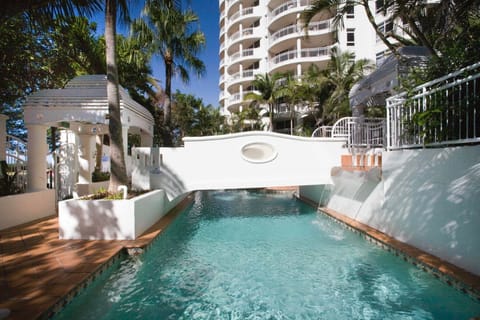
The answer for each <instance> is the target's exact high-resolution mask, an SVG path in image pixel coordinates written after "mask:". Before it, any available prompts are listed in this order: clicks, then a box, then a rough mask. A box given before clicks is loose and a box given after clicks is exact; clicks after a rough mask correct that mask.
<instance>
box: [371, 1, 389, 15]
mask: <svg viewBox="0 0 480 320" xmlns="http://www.w3.org/2000/svg"><path fill="white" fill-rule="evenodd" d="M391 5H392V3H391V2H390V1H389V2H387V1H386V0H376V1H375V13H382V12H385V11H387V9H388V8H389V7H390V6H391Z"/></svg>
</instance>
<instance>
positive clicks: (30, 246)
mask: <svg viewBox="0 0 480 320" xmlns="http://www.w3.org/2000/svg"><path fill="white" fill-rule="evenodd" d="M190 201H191V197H187V199H185V200H184V201H183V202H182V203H181V204H180V205H178V206H177V207H176V208H175V209H174V210H173V211H171V212H170V213H169V214H168V215H166V216H165V217H163V218H162V219H161V220H160V221H159V222H157V223H156V224H155V225H154V226H152V227H151V228H150V229H149V230H147V231H146V232H145V233H144V234H143V235H142V236H141V237H140V238H138V239H137V240H135V241H88V240H59V239H58V219H57V216H51V217H48V218H46V219H43V220H41V221H37V222H33V223H30V224H25V225H22V226H18V227H14V228H9V229H5V230H0V319H1V316H2V311H5V310H2V309H9V310H10V312H11V313H10V316H9V317H8V318H7V319H9V320H10V319H12V320H13V319H22V320H25V319H39V318H47V317H48V315H49V314H51V312H53V310H54V308H55V307H59V306H61V304H62V303H63V301H65V297H68V296H70V297H72V296H74V295H75V292H76V289H77V288H79V287H81V286H82V284H84V283H85V282H86V281H87V280H88V279H89V278H91V277H92V275H94V274H95V273H96V272H97V271H99V270H101V268H102V266H105V265H106V264H108V262H109V261H112V260H113V259H114V258H115V257H118V255H119V253H121V251H122V250H124V249H125V248H130V247H132V248H133V247H139V248H143V247H145V246H147V245H148V244H150V242H151V241H152V240H153V239H154V238H155V237H156V236H157V235H158V234H159V233H160V232H162V231H163V230H164V229H165V227H166V226H168V224H169V223H170V222H171V221H173V219H174V218H175V217H176V216H177V215H178V213H179V212H181V211H182V209H184V208H185V206H187V205H188V204H189V203H190Z"/></svg>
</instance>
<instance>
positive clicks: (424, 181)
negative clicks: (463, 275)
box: [300, 146, 480, 275]
mask: <svg viewBox="0 0 480 320" xmlns="http://www.w3.org/2000/svg"><path fill="white" fill-rule="evenodd" d="M333 180H334V186H333V188H332V194H331V197H330V200H329V201H328V204H327V207H328V208H331V209H333V210H336V211H338V212H340V213H342V214H345V215H347V216H349V217H351V218H353V219H355V220H357V221H360V222H362V223H365V224H367V225H369V226H371V227H373V228H375V229H378V230H380V231H382V232H385V233H386V234H388V235H390V236H392V237H394V238H396V239H398V240H400V241H402V242H406V243H408V244H411V245H413V246H415V247H417V248H420V249H422V250H424V251H426V252H429V253H431V254H433V255H435V256H437V257H440V258H442V259H444V260H446V261H449V262H451V263H453V264H455V265H457V266H459V267H462V268H464V269H466V270H468V271H470V272H473V273H475V274H478V275H480V264H479V261H480V233H479V232H478V226H480V146H467V147H455V148H442V149H423V150H405V151H391V152H384V153H383V170H382V178H381V179H380V176H377V175H376V173H375V172H371V173H368V174H367V173H364V172H347V171H338V172H334V176H333ZM302 189H307V190H308V191H309V193H308V192H304V194H306V195H307V194H308V198H310V199H312V200H316V201H318V199H319V197H320V193H318V192H317V193H316V195H315V192H314V191H315V190H314V189H312V188H311V187H303V188H301V189H300V192H302ZM318 190H320V189H318ZM312 197H316V198H312Z"/></svg>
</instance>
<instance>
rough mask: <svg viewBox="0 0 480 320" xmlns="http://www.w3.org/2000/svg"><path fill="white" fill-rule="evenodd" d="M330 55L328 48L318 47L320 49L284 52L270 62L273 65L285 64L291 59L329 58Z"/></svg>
mask: <svg viewBox="0 0 480 320" xmlns="http://www.w3.org/2000/svg"><path fill="white" fill-rule="evenodd" d="M329 55H330V47H320V48H307V49H301V50H300V51H298V50H290V51H286V52H282V53H280V54H277V55H276V56H275V57H274V58H273V60H272V62H273V64H274V65H275V64H279V63H281V62H285V61H288V60H292V59H297V58H313V57H321V56H329Z"/></svg>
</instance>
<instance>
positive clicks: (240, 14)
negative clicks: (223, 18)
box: [230, 7, 253, 21]
mask: <svg viewBox="0 0 480 320" xmlns="http://www.w3.org/2000/svg"><path fill="white" fill-rule="evenodd" d="M252 13H253V7H249V8H245V9H242V10H239V11H237V12H235V13H234V14H233V15H232V16H231V17H230V21H235V20H236V19H238V18H240V17H243V16H246V15H249V14H252Z"/></svg>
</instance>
